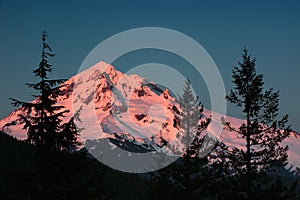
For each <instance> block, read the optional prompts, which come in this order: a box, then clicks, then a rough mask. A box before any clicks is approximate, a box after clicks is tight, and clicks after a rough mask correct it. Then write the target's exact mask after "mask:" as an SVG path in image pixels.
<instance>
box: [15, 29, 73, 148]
mask: <svg viewBox="0 0 300 200" xmlns="http://www.w3.org/2000/svg"><path fill="white" fill-rule="evenodd" d="M46 40H47V34H46V32H43V34H42V54H41V61H40V64H39V67H38V68H37V69H35V70H34V71H33V73H34V74H35V76H36V77H38V78H39V79H40V81H39V82H37V83H33V84H32V83H27V84H26V85H27V86H29V87H30V88H33V89H34V90H37V91H38V93H39V94H38V95H33V96H34V97H35V100H34V101H32V102H24V101H20V100H16V99H13V98H11V100H12V105H14V106H21V108H22V110H23V111H24V114H20V115H19V117H20V120H21V123H23V124H24V127H23V128H24V129H27V142H29V143H31V144H34V145H36V146H39V147H45V148H47V149H55V150H63V149H68V150H70V149H72V148H73V147H74V146H76V145H77V144H78V142H77V136H78V133H77V130H76V126H75V124H74V122H73V118H71V119H70V121H69V122H67V123H64V124H63V123H62V118H63V117H64V116H65V114H66V113H68V112H69V110H67V109H65V108H64V106H62V105H57V100H56V98H57V97H58V96H59V93H60V92H61V87H63V85H62V83H63V82H64V81H65V79H49V77H48V74H49V73H50V72H51V71H52V65H51V64H50V63H49V62H48V58H51V57H53V56H54V55H55V54H53V53H52V49H51V48H50V46H49V45H48V43H47V41H46Z"/></svg>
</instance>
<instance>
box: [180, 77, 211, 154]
mask: <svg viewBox="0 0 300 200" xmlns="http://www.w3.org/2000/svg"><path fill="white" fill-rule="evenodd" d="M179 104H180V107H181V112H180V116H181V119H180V130H179V132H178V133H177V138H178V139H179V140H180V141H181V143H182V144H183V149H181V152H183V153H184V155H183V156H184V157H185V158H191V157H197V156H198V155H199V149H200V146H201V143H202V142H203V135H202V136H201V133H202V132H203V131H204V130H205V129H206V128H207V126H208V125H209V123H210V118H206V119H205V120H204V115H203V105H202V104H201V102H200V100H199V97H196V96H194V94H193V92H192V88H191V82H190V80H186V82H185V85H184V88H183V94H182V95H181V96H179ZM200 120H201V122H200V124H199V121H200Z"/></svg>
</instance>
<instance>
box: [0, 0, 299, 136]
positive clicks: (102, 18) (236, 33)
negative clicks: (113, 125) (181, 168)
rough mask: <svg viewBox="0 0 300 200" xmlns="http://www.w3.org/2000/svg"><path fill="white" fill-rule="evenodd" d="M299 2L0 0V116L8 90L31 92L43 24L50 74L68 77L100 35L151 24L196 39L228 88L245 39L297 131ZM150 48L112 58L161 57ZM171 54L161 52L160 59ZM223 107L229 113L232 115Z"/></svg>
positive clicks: (26, 95)
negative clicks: (50, 54)
mask: <svg viewBox="0 0 300 200" xmlns="http://www.w3.org/2000/svg"><path fill="white" fill-rule="evenodd" d="M299 9H300V3H298V2H297V1H276V0H273V1H238V0H236V1H232V0H227V1H186V2H185V1H164V2H162V1H119V2H117V1H99V0H98V1H54V0H52V1H14V0H12V1H11V0H0V58H1V59H0V66H1V73H0V79H1V84H0V89H1V93H0V105H1V108H0V118H2V117H5V116H6V115H8V114H9V113H10V112H11V111H12V110H13V109H14V108H13V107H12V106H11V105H10V101H9V100H8V98H9V97H14V98H18V99H24V100H30V99H32V98H31V94H32V93H33V91H32V90H30V89H27V87H26V86H25V83H26V82H34V81H35V78H34V77H33V74H32V70H33V69H34V68H36V66H37V65H38V63H39V56H40V50H41V41H40V38H41V32H42V31H43V30H47V31H48V39H49V43H50V44H51V47H52V48H53V49H54V51H55V53H56V54H57V55H56V57H55V58H54V59H52V61H51V62H52V64H53V65H54V71H53V74H52V76H53V77H55V78H59V77H62V78H69V77H70V76H72V75H74V74H76V73H77V70H78V68H79V66H80V64H81V62H82V61H83V59H84V58H85V57H86V56H87V54H88V53H89V52H90V51H91V50H92V49H93V48H94V47H95V46H96V45H98V44H99V43H100V42H101V41H103V40H104V39H106V38H108V37H110V36H112V35H114V34H116V33H119V32H121V31H125V30H127V29H131V28H137V27H145V26H155V27H165V28H170V29H174V30H177V31H180V32H182V33H185V34H187V35H188V36H190V37H192V38H193V39H195V40H196V41H198V42H199V43H200V44H201V45H202V46H203V47H204V48H205V49H206V50H207V51H208V53H209V54H210V55H211V57H212V58H213V59H214V61H215V62H216V64H217V66H218V67H219V70H220V72H221V74H222V77H223V79H224V83H225V86H226V90H227V91H229V90H230V88H231V87H232V84H231V70H232V66H233V65H236V63H237V61H238V60H240V57H241V51H242V48H243V47H244V46H246V47H247V48H248V49H249V51H250V53H251V54H252V55H253V56H254V57H256V59H257V70H258V72H259V73H263V74H264V76H265V79H264V80H265V86H266V87H267V88H268V87H273V88H274V89H276V90H280V94H281V98H280V110H281V112H282V113H287V114H289V115H290V122H291V124H292V127H293V128H294V129H296V130H298V131H300V123H299V119H300V112H299V108H298V106H299V102H300V89H299V87H300V79H299V78H298V76H299V74H300V68H299V63H300V56H299V53H300V12H299ZM156 54H157V52H152V53H151V52H150V53H148V54H147V55H148V57H147V58H148V59H145V58H144V59H140V58H139V53H138V52H137V53H136V54H132V55H128V57H127V58H126V56H125V57H124V58H122V59H120V61H119V62H116V64H120V63H122V65H121V64H120V66H122V67H124V68H123V69H122V67H118V65H117V68H118V69H119V70H121V71H123V72H124V71H126V70H127V69H129V68H130V65H134V64H142V62H159V61H160V59H159V56H156ZM171 57H172V56H170V55H165V59H164V60H167V59H168V58H171ZM152 60H153V61H152ZM162 62H163V61H162ZM176 63H180V61H178V62H176ZM167 64H168V63H167ZM191 79H193V77H191ZM192 81H193V80H192ZM204 96H205V95H204ZM200 98H201V96H200ZM203 99H204V100H203V101H204V103H206V100H205V97H203ZM207 103H208V104H209V102H207ZM229 109H230V110H229V114H230V115H235V116H238V115H237V114H236V111H234V109H233V108H232V107H229Z"/></svg>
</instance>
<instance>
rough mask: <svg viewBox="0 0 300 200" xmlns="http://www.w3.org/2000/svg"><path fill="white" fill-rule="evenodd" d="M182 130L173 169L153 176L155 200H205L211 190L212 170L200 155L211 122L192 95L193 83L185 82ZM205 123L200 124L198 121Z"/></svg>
mask: <svg viewBox="0 0 300 200" xmlns="http://www.w3.org/2000/svg"><path fill="white" fill-rule="evenodd" d="M179 104H180V107H181V112H180V130H179V132H178V134H177V138H178V139H179V140H180V141H181V143H182V144H183V147H182V149H178V150H179V151H180V152H181V153H182V157H180V158H179V159H178V160H177V161H176V162H174V163H172V164H171V165H170V166H168V167H166V168H163V169H161V170H159V171H157V172H154V173H152V177H153V178H154V185H155V186H154V188H155V189H154V190H158V191H160V192H159V193H157V194H158V196H155V195H156V193H154V194H153V195H154V196H152V198H154V199H155V198H167V199H195V198H199V197H200V196H202V197H204V193H205V189H206V188H207V187H210V182H211V180H210V178H211V177H210V168H209V165H208V159H207V157H204V158H200V157H199V154H200V153H199V152H200V149H201V147H202V144H203V142H204V141H205V139H204V136H205V135H204V134H202V133H203V131H205V130H206V128H207V126H208V125H209V123H210V119H209V118H205V117H204V115H203V105H202V104H201V103H200V101H199V98H198V97H195V96H194V95H193V93H192V89H191V83H190V81H189V80H187V81H186V82H185V85H184V88H183V94H182V95H181V96H180V97H179ZM200 120H201V121H202V122H199V121H200Z"/></svg>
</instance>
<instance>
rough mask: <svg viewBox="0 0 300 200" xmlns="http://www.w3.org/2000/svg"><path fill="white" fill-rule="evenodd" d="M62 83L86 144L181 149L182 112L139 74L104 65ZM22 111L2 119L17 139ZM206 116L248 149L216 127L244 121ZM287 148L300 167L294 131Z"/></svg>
mask: <svg viewBox="0 0 300 200" xmlns="http://www.w3.org/2000/svg"><path fill="white" fill-rule="evenodd" d="M63 85H64V86H63V87H62V91H61V94H60V96H59V97H58V104H60V105H63V106H65V107H66V108H67V109H69V110H70V111H71V112H70V113H68V114H67V115H66V116H65V118H64V119H63V120H64V121H67V120H69V119H70V118H71V117H72V116H73V115H74V117H75V120H76V124H77V125H78V127H80V128H82V131H81V132H80V140H81V141H82V142H85V141H86V140H87V139H89V140H94V139H95V140H97V139H101V138H111V139H120V138H123V139H124V140H126V141H132V142H134V143H135V144H136V145H141V146H143V148H148V149H150V150H151V149H152V150H154V149H155V148H158V144H159V142H160V138H161V137H162V138H164V139H166V140H167V141H168V142H170V143H172V144H177V145H180V141H179V140H178V139H177V137H176V134H177V133H178V130H179V123H180V116H179V112H180V110H181V109H180V106H179V103H178V101H177V100H176V98H175V97H173V96H172V95H171V92H170V91H169V90H168V89H167V88H162V86H158V85H157V84H155V83H154V82H151V81H150V80H146V79H144V78H142V77H140V76H138V75H135V74H132V75H127V74H123V73H122V72H120V71H117V70H116V69H115V68H114V67H113V66H112V65H109V64H107V63H105V62H99V63H97V64H96V65H94V66H92V67H91V68H89V69H87V70H85V71H82V72H80V73H79V74H77V75H75V76H73V77H71V78H70V79H69V80H67V81H66V82H65V83H64V84H63ZM200 99H201V97H200ZM23 112H24V111H22V108H19V109H17V110H15V111H13V112H12V113H11V114H10V115H8V116H7V117H5V118H4V119H2V120H0V128H1V129H2V130H3V131H4V132H5V133H7V134H9V135H13V136H15V137H16V138H18V139H26V137H27V135H26V130H24V129H22V128H23V125H22V124H20V123H19V120H18V115H19V114H21V113H23ZM23 114H24V113H23ZM32 114H34V113H31V115H32ZM204 114H205V116H206V117H209V116H212V115H213V116H214V117H215V120H216V121H215V122H214V123H212V124H211V125H209V127H208V129H207V134H209V135H211V136H213V137H215V138H217V139H218V140H220V141H223V142H224V143H225V144H226V145H230V146H235V147H237V148H244V147H245V142H244V140H243V139H242V138H240V137H237V136H236V134H234V133H231V132H229V131H226V130H223V131H222V133H221V134H219V133H218V132H216V131H215V130H216V127H214V124H219V125H220V124H221V117H225V118H226V120H227V121H230V122H231V124H232V125H233V126H234V127H238V126H239V125H240V124H241V123H243V120H241V119H237V118H233V117H228V116H222V115H221V114H218V113H215V112H212V111H210V110H207V109H204ZM204 134H205V133H204ZM146 145H148V146H146ZM283 145H289V147H290V149H289V151H288V155H289V158H288V159H289V166H291V167H293V168H294V169H296V168H300V136H299V135H298V134H297V133H292V134H291V135H290V137H289V138H287V139H286V141H284V142H283Z"/></svg>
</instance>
